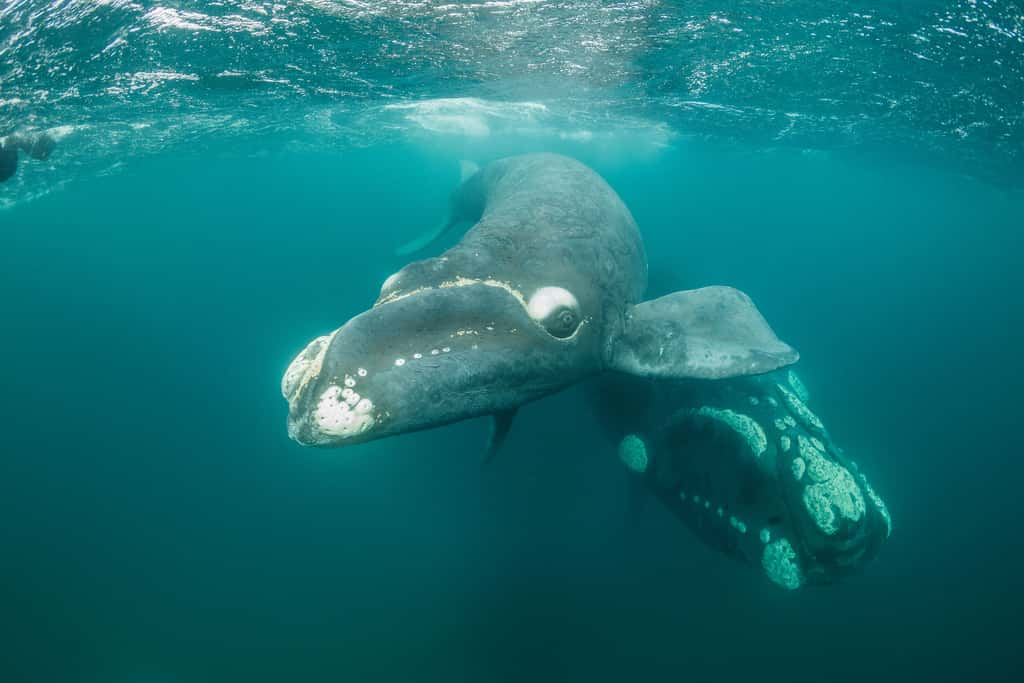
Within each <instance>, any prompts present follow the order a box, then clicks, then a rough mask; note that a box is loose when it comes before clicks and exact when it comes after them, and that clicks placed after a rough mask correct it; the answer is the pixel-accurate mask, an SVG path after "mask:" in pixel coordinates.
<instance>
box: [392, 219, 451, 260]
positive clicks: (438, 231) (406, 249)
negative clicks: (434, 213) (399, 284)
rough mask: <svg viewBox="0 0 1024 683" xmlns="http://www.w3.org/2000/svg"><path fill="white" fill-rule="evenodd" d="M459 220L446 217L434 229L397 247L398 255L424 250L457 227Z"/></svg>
mask: <svg viewBox="0 0 1024 683" xmlns="http://www.w3.org/2000/svg"><path fill="white" fill-rule="evenodd" d="M458 222H459V221H458V220H456V219H453V218H446V219H445V220H444V221H442V222H441V223H439V224H438V225H437V227H435V228H434V229H432V230H430V231H428V232H425V233H423V234H422V235H420V236H419V237H417V238H416V239H414V240H411V241H409V242H406V243H405V244H403V245H402V246H400V247H398V248H397V249H395V254H396V255H397V256H408V255H409V254H415V253H416V252H417V251H423V250H424V249H426V248H427V247H429V246H430V245H431V244H432V243H433V242H434V241H435V240H438V239H440V238H441V237H442V236H443V235H444V234H445V233H446V232H448V231H449V230H451V229H452V228H453V227H455V224H456V223H458Z"/></svg>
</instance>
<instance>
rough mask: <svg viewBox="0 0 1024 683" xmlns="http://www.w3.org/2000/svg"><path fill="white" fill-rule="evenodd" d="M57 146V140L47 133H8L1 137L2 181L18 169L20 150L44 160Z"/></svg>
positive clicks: (0, 164) (0, 175)
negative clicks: (33, 134)
mask: <svg viewBox="0 0 1024 683" xmlns="http://www.w3.org/2000/svg"><path fill="white" fill-rule="evenodd" d="M56 146H57V142H56V141H55V140H54V139H53V138H52V137H50V136H49V135H47V134H46V133H40V134H39V135H36V136H30V135H26V134H18V135H7V136H5V137H2V138H0V183H2V182H4V181H5V180H8V179H10V178H11V177H12V176H13V175H14V174H15V172H16V171H17V170H18V151H19V150H21V151H23V152H25V153H27V154H28V155H29V156H30V157H32V158H33V159H37V160H40V161H42V160H45V159H47V158H49V156H50V153H51V152H53V148H54V147H56Z"/></svg>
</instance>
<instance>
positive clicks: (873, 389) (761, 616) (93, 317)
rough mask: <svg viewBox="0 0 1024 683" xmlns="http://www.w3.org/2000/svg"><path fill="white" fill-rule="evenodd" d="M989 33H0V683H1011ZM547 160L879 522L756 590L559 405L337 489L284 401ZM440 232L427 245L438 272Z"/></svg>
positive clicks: (78, 11)
mask: <svg viewBox="0 0 1024 683" xmlns="http://www.w3.org/2000/svg"><path fill="white" fill-rule="evenodd" d="M1022 27H1024V12H1022V11H1021V8H1020V6H1019V5H1018V4H1015V3H995V2H989V3H985V2H962V3H961V2H933V3H924V2H922V3H875V4H873V5H868V4H866V3H856V4H854V3H847V4H837V3H831V4H828V5H823V4H821V3H809V2H808V3H804V2H789V3H744V2H735V3H723V2H719V3H714V2H703V3H692V4H689V5H687V8H686V9H685V10H683V9H680V8H678V7H676V6H675V5H674V4H671V3H654V2H635V3H609V4H598V3H588V2H573V3H569V2H565V3H561V2H553V3H538V2H491V3H472V4H469V3H452V4H448V5H440V4H436V3H412V2H406V3H402V2H380V3H369V2H367V3H357V2H327V1H324V2H305V3H293V4H289V5H287V6H283V5H277V6H274V5H271V4H269V3H268V4H264V3H257V2H221V3H211V4H209V5H207V4H204V3H176V4H173V5H172V4H168V5H166V6H163V7H157V6H156V5H155V4H152V3H131V2H119V1H116V0H112V1H109V2H103V3H100V2H96V3H84V2H62V3H60V2H59V3H42V2H6V3H4V4H2V5H0V134H3V133H6V132H11V131H27V132H30V133H32V132H38V131H40V130H46V131H49V134H50V135H52V136H53V137H54V138H56V139H57V140H58V146H57V148H56V150H55V151H54V153H53V154H52V155H51V156H50V158H49V159H47V160H45V161H36V160H33V159H29V158H27V157H25V156H23V157H22V159H21V164H20V166H19V170H18V173H17V175H15V176H14V177H13V178H12V179H11V180H10V181H8V182H6V183H3V184H0V319H2V320H3V326H2V327H0V330H2V334H0V357H2V358H4V359H5V362H3V363H2V364H0V383H2V386H3V389H4V391H3V396H4V398H3V400H2V404H0V405H2V407H3V411H2V415H3V418H2V419H3V429H2V430H0V549H2V550H0V643H2V645H0V655H2V656H0V680H3V681H33V682H34V681H90V682H91V681H103V682H106V681H116V682H121V681H158V682H165V681H166V682H171V681H174V682H177V681H183V682H190V683H191V682H207V681H210V682H213V681H216V682H221V681H282V680H295V681H325V682H326V681H377V680H387V681H392V680H393V681H428V680H446V681H463V680H465V681H523V680H538V681H548V680H551V681H566V680H641V679H669V678H672V679H686V680H697V681H718V682H723V681H746V680H787V681H821V680H827V681H864V680H869V679H870V680H876V681H889V680H892V681H897V680H899V681H903V680H924V679H930V680H950V681H953V680H957V681H962V680H977V681H1001V680H1013V678H1014V674H1013V673H1012V672H1013V671H1014V670H1018V671H1019V664H1020V661H1019V660H1020V656H1019V652H1018V650H1019V643H1018V641H1019V613H1020V611H1021V609H1022V608H1024V595H1022V591H1021V589H1020V583H1021V582H1020V578H1019V577H1020V574H1021V570H1022V569H1024V566H1022V565H1024V563H1022V558H1021V554H1022V548H1021V543H1020V534H1019V532H1018V530H1017V528H1016V525H1017V523H1018V520H1017V515H1016V507H1017V500H1018V499H1019V481H1020V480H1021V477H1022V475H1024V467H1022V466H1021V464H1020V457H1019V450H1020V421H1021V418H1020V396H1021V392H1022V390H1024V363H1022V362H1021V360H1020V351H1019V348H1020V340H1021V339H1022V338H1024V307H1022V306H1021V305H1020V303H1019V297H1020V295H1021V293H1022V292H1024V274H1022V272H1021V268H1020V250H1019V243H1020V237H1019V232H1020V226H1021V225H1022V224H1024V221H1022V218H1024V197H1022V196H1021V194H1020V191H1019V190H1020V186H1021V179H1022V177H1024V176H1022V173H1021V172H1022V170H1024V169H1022V167H1021V154H1022V151H1024V147H1022V141H1024V137H1022V126H1024V122H1022V119H1021V117H1022V113H1021V112H1022V111H1024V107H1022V106H1021V101H1022V97H1024V66H1022V65H1024V43H1022V40H1024V38H1022ZM540 150H547V151H556V152H561V153H565V154H569V155H571V156H575V157H577V158H579V159H580V160H582V161H584V162H585V163H587V164H589V165H591V166H592V167H593V168H595V169H596V170H597V171H599V172H600V173H601V174H602V175H603V176H604V177H605V178H606V179H607V180H608V181H609V182H610V183H611V184H612V186H613V187H615V188H616V190H618V192H619V193H620V195H621V196H622V198H623V199H624V200H625V202H626V203H627V204H628V205H629V207H630V208H631V210H632V211H633V214H634V216H635V217H636V219H637V222H638V224H639V225H640V228H641V231H642V232H643V235H644V239H645V242H646V245H647V250H648V254H649V257H650V260H651V273H652V288H653V289H655V290H656V291H657V293H661V292H664V291H670V290H673V289H680V288H689V287H698V286H702V285H705V284H711V283H715V284H730V285H733V286H736V287H739V288H741V289H743V290H744V291H746V292H748V293H749V294H750V295H751V296H752V297H754V299H755V300H756V301H757V303H758V306H759V307H760V309H761V310H762V312H763V313H764V314H765V317H766V318H767V319H768V320H770V321H771V324H772V326H773V327H774V329H775V330H776V331H777V332H778V333H779V335H780V337H782V338H783V339H785V340H786V341H788V342H790V343H792V344H793V345H794V346H796V347H797V348H798V349H799V350H800V352H801V354H802V358H801V361H800V363H799V366H798V367H799V369H800V371H801V373H802V376H803V378H804V380H805V382H806V383H807V385H808V387H809V389H810V391H811V393H812V396H813V399H814V405H815V407H816V409H817V411H818V413H819V414H820V415H821V416H822V418H823V419H824V420H825V421H826V422H827V423H828V425H829V428H830V430H831V432H832V434H833V436H834V437H835V440H836V442H837V443H839V444H841V445H842V446H843V447H844V448H845V449H846V450H847V451H848V452H849V453H850V454H853V455H854V456H855V457H856V459H857V461H858V462H859V463H860V464H861V466H862V467H863V469H864V470H865V471H866V472H868V473H869V474H870V476H871V478H872V482H873V484H874V486H875V488H876V489H877V490H878V491H879V493H880V494H881V495H882V496H883V497H884V498H885V499H886V502H887V503H888V505H889V508H890V509H891V511H892V515H893V519H894V522H895V531H894V533H893V536H892V538H891V539H889V541H888V542H887V543H886V544H885V546H884V547H883V548H882V551H881V553H880V555H879V556H878V557H877V558H876V559H875V560H874V561H872V562H871V563H870V564H868V565H867V566H866V567H865V568H864V570H863V572H861V573H858V574H857V575H855V576H851V577H848V578H847V579H845V580H844V581H842V582H840V583H837V584H835V585H830V586H825V587H819V588H807V589H801V590H799V591H796V592H792V593H788V592H784V591H781V590H779V589H778V588H777V587H775V586H773V585H771V584H769V583H768V582H767V581H765V580H764V578H763V577H762V576H759V575H758V574H757V573H756V572H755V571H752V570H751V569H750V568H749V567H746V566H743V565H741V564H739V563H735V562H731V561H729V560H727V559H726V558H724V557H723V556H722V555H721V554H719V553H716V552H714V551H713V550H710V549H708V548H707V547H705V546H704V545H703V544H702V543H701V542H700V541H699V540H698V539H697V538H696V537H694V536H692V535H691V534H690V533H688V532H687V530H686V529H684V528H683V527H682V526H681V525H680V524H679V522H678V521H677V520H676V519H674V518H673V517H671V516H670V515H668V514H667V513H666V512H665V511H664V510H663V509H662V508H661V507H660V506H659V505H657V504H656V503H655V502H654V501H651V503H650V504H647V505H641V506H639V507H638V506H637V505H636V504H635V501H634V500H632V499H631V491H630V488H629V486H628V480H627V477H626V473H625V472H624V471H623V468H622V466H621V464H620V463H618V462H617V460H616V457H615V449H614V444H611V443H609V442H608V441H607V440H606V439H605V438H604V435H603V432H602V425H601V424H599V423H598V421H597V419H596V418H595V417H594V415H593V414H592V413H591V412H590V411H589V410H588V408H587V403H586V400H585V397H584V396H583V390H582V389H570V390H568V391H566V392H564V393H562V394H559V395H556V396H554V397H551V398H548V399H544V400H543V401H542V402H539V403H536V404H531V405H529V406H526V407H525V408H523V409H522V410H521V411H520V415H519V417H518V418H517V421H516V424H515V425H514V427H513V430H512V433H511V435H510V437H509V441H508V443H507V444H506V447H505V449H504V450H503V451H502V452H501V453H500V454H499V456H498V457H497V459H496V460H495V461H494V462H492V463H490V464H488V465H487V466H486V467H481V463H480V460H481V457H482V452H483V444H484V442H485V440H486V436H487V433H488V428H489V427H488V424H487V423H486V421H485V420H472V421H467V422H464V423H459V424H456V425H452V426H449V427H445V428H442V429H436V430H431V431H425V432H420V433H416V434H410V435H405V436H400V437H395V438H391V439H386V440H381V441H375V442H372V443H369V444H365V445H361V446H356V447H352V448H348V449H344V450H337V451H331V450H315V449H308V448H303V447H300V446H298V445H296V444H295V443H293V442H291V441H289V440H288V436H287V433H286V430H285V416H286V413H287V407H286V405H285V402H284V401H283V400H282V399H281V398H280V388H279V383H280V377H281V373H282V372H283V371H284V369H285V368H286V367H287V365H288V363H289V361H290V360H291V359H292V357H293V355H294V354H295V352H296V351H297V350H299V349H301V348H302V346H303V345H304V344H305V343H306V342H307V341H309V339H311V338H312V337H314V336H315V335H319V334H323V333H325V332H327V331H329V330H332V329H334V328H335V327H337V326H338V325H339V324H341V323H342V322H344V321H345V320H346V319H348V318H349V317H351V316H353V315H355V314H357V313H359V312H360V311H362V310H364V309H365V308H367V307H368V306H369V305H370V304H371V303H372V302H373V300H374V299H375V298H376V296H377V293H378V291H379V288H380V284H381V282H382V281H383V280H384V278H386V277H387V276H388V275H389V274H391V273H392V272H394V271H395V270H396V269H397V268H399V267H400V266H401V265H403V261H402V260H401V259H399V258H398V257H396V256H394V255H393V249H394V247H395V246H397V245H398V244H401V243H402V242H404V241H405V240H407V239H410V238H411V237H413V236H415V235H416V234H418V233H419V232H421V231H423V230H424V229H426V228H429V227H431V226H433V225H435V224H436V222H437V221H438V219H439V218H440V217H441V216H442V215H443V213H444V211H445V207H446V202H447V196H448V193H449V192H450V191H451V189H452V188H453V187H454V186H455V185H456V184H457V182H458V176H459V168H458V162H459V160H461V159H467V158H468V159H473V160H476V161H479V162H486V161H489V160H491V159H495V158H498V157H500V156H503V155H507V154H517V153H522V152H528V151H540ZM455 239H457V236H452V237H451V238H450V239H449V240H448V242H446V243H445V244H444V245H441V246H440V247H438V249H437V251H440V248H443V247H444V246H448V245H449V244H451V243H452V242H453V241H454V240H455Z"/></svg>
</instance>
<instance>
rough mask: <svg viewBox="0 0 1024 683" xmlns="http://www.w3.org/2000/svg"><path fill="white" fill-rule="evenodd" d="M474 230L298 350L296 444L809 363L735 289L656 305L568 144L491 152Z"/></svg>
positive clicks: (599, 182) (624, 233)
mask: <svg viewBox="0 0 1024 683" xmlns="http://www.w3.org/2000/svg"><path fill="white" fill-rule="evenodd" d="M460 222H465V223H470V224H472V225H473V227H472V228H470V229H469V230H468V231H467V232H466V234H465V235H464V236H463V238H462V240H461V241H460V242H459V243H458V244H456V245H455V246H454V247H452V248H451V249H449V250H447V251H446V252H444V253H443V254H442V255H440V256H438V257H436V258H427V259H423V260H418V261H413V262H412V263H409V264H408V265H407V266H405V267H404V268H402V269H401V270H400V271H398V272H397V273H395V274H394V275H392V276H391V277H389V278H388V279H387V280H386V281H385V282H384V285H383V287H382V288H381V292H380V296H379V297H378V299H377V301H376V303H374V305H373V306H372V307H371V308H370V309H369V310H367V311H365V312H363V313H361V314H359V315H357V316H355V317H354V318H352V319H351V320H349V321H348V322H346V323H345V324H344V325H342V326H341V327H339V328H338V329H336V330H334V331H333V332H331V333H330V334H326V335H323V336H320V337H317V338H316V339H314V340H313V341H312V342H310V343H309V344H308V345H307V346H306V348H305V349H304V350H303V351H301V352H300V353H299V354H298V356H296V358H295V359H294V360H293V361H292V363H291V364H290V365H289V367H288V369H287V370H286V372H285V374H284V377H283V379H282V383H281V389H282V394H283V395H284V397H285V398H286V399H287V401H288V403H289V415H288V431H289V435H290V436H291V437H292V438H293V439H294V440H296V441H298V442H300V443H303V444H308V445H315V446H343V445H349V444H355V443H361V442H365V441H369V440H372V439H377V438H382V437H386V436H390V435H395V434H401V433H406V432H411V431H415V430H419V429H427V428H432V427H436V426H440V425H443V424H448V423H451V422H455V421H458V420H463V419H467V418H471V417H477V416H481V415H494V416H495V418H496V423H495V434H494V437H493V439H492V443H491V452H493V451H494V450H496V448H497V446H498V445H500V441H501V438H502V437H503V436H504V434H505V433H506V432H507V431H508V427H509V424H510V423H511V420H512V416H513V415H514V414H515V411H516V409H517V408H518V407H519V406H521V405H523V404H525V403H528V402H530V401H534V400H536V399H539V398H542V397H544V396H546V395H549V394H551V393H554V392H556V391H559V390H561V389H563V388H565V387H568V386H570V385H572V384H574V383H576V382H579V381H581V380H583V379H585V378H587V377H590V376H593V375H596V374H598V373H602V372H609V371H610V372H621V373H628V374H630V375H634V376H639V377H648V378H668V379H682V378H703V379H721V378H728V377H737V376H744V375H756V374H761V373H765V372H769V371H772V370H775V369H777V368H779V367H782V366H785V365H788V364H790V363H793V362H795V361H796V360H797V359H798V354H797V353H796V351H794V350H793V349H792V348H791V347H790V346H788V345H787V344H785V343H783V342H782V341H780V340H779V339H778V338H777V337H776V336H775V334H774V332H773V331H772V330H771V328H770V326H769V325H768V323H767V322H766V321H765V319H764V318H763V317H762V316H761V314H760V313H759V312H758V310H757V308H756V307H755V306H754V304H753V302H752V301H751V300H750V298H749V297H747V296H746V295H745V294H743V293H742V292H739V291H738V290H735V289H732V288H730V287H721V286H718V287H705V288H702V289H697V290H689V291H680V292H675V293H673V294H669V295H667V296H664V297H661V298H658V299H655V300H652V301H646V302H644V301H642V295H643V292H644V289H645V286H646V281H647V261H646V256H645V253H644V248H643V243H642V241H641V238H640V233H639V230H638V229H637V225H636V222H635V221H634V219H633V217H632V215H631V214H630V212H629V209H628V208H626V206H625V204H624V203H623V202H622V200H621V199H620V198H619V196H618V195H617V194H616V193H615V191H614V190H613V189H612V188H611V187H610V186H609V185H608V184H607V183H606V182H605V181H604V180H603V179H602V178H601V177H600V176H599V175H598V174H597V173H595V172H594V171H593V170H591V169H589V168H588V167H586V166H585V165H583V164H582V163H580V162H578V161H575V160H573V159H570V158H567V157H563V156H559V155H555V154H529V155H523V156H516V157H509V158H506V159H501V160H498V161H495V162H492V163H490V164H488V165H487V166H485V167H484V168H483V169H480V170H479V171H476V172H475V173H473V174H472V175H471V176H470V177H468V178H466V179H465V180H464V182H463V183H462V184H461V185H460V186H459V188H458V189H457V190H456V191H455V192H454V193H453V196H452V202H451V215H450V216H449V220H448V224H451V225H454V224H456V223H460Z"/></svg>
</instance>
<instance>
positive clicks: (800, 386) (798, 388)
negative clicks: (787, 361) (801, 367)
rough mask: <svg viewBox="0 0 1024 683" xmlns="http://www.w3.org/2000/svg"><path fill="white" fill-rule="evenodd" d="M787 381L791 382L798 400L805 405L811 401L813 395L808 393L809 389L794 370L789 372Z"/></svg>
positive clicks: (787, 372)
mask: <svg viewBox="0 0 1024 683" xmlns="http://www.w3.org/2000/svg"><path fill="white" fill-rule="evenodd" d="M786 380H787V381H788V382H789V386H791V387H793V393H795V394H796V395H797V398H799V399H800V400H801V401H803V402H804V403H807V402H808V401H810V400H811V393H810V392H809V391H807V387H806V386H805V385H804V383H803V381H802V380H801V379H800V376H799V375H797V374H796V373H795V372H793V371H792V370H787V371H786Z"/></svg>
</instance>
